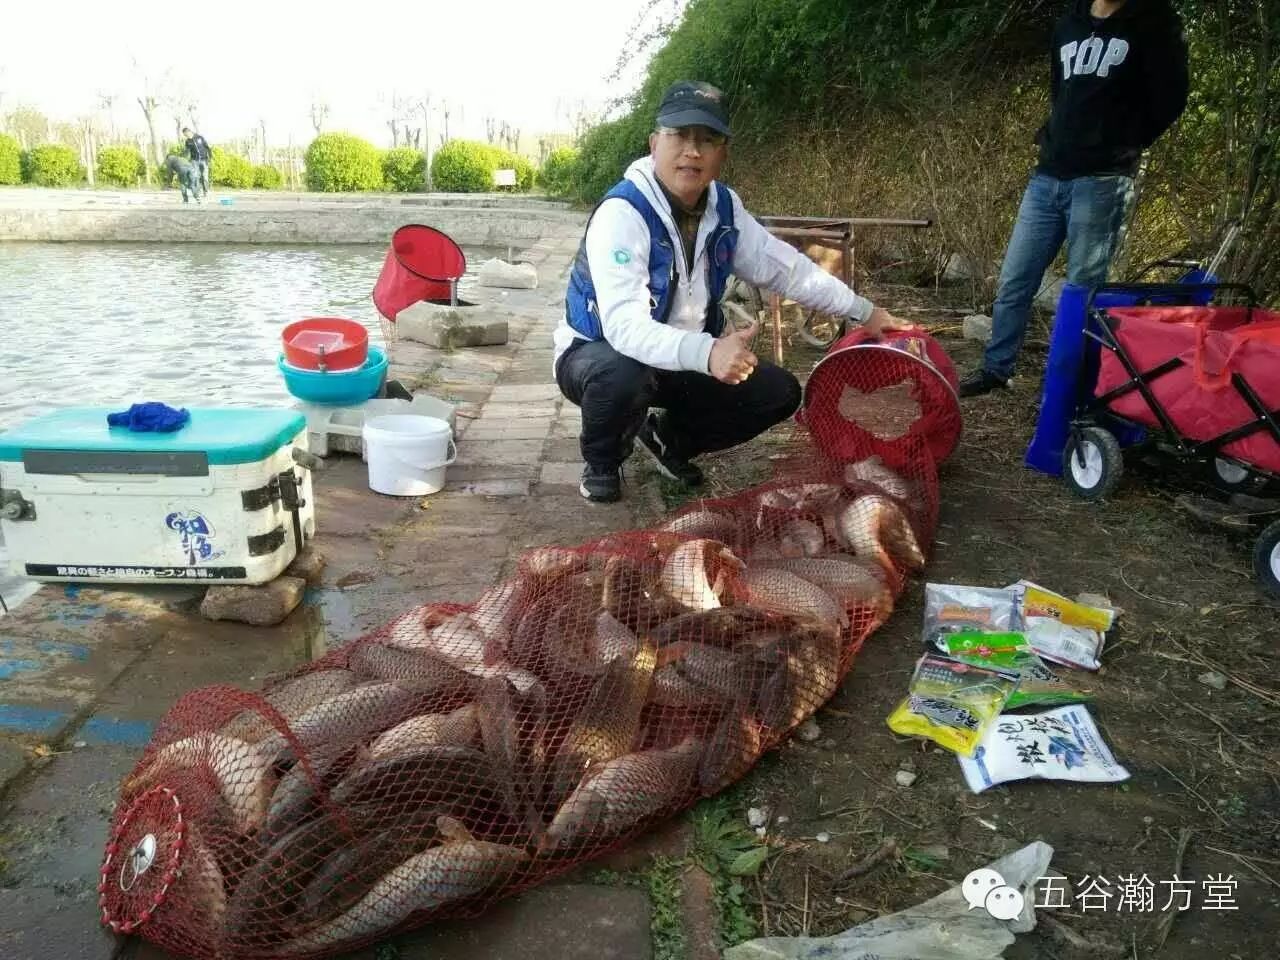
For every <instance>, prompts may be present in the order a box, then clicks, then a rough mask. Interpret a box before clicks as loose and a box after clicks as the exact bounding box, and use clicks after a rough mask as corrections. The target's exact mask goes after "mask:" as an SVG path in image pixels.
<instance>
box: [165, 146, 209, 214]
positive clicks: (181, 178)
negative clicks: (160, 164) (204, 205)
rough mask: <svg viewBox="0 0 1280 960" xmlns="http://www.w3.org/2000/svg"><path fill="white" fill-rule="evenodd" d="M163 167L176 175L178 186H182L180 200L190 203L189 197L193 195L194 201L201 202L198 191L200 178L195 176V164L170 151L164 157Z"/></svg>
mask: <svg viewBox="0 0 1280 960" xmlns="http://www.w3.org/2000/svg"><path fill="white" fill-rule="evenodd" d="M164 166H165V169H166V170H168V171H169V173H170V174H171V175H172V176H174V177H176V178H177V180H178V186H179V187H181V188H182V202H183V203H190V202H191V197H195V199H196V202H197V203H200V202H203V200H202V197H201V193H200V179H199V177H197V176H196V168H195V164H193V163H192V162H191V161H190V160H188V159H187V158H186V157H180V156H178V155H177V154H176V153H171V154H169V156H167V157H166V158H165V161H164Z"/></svg>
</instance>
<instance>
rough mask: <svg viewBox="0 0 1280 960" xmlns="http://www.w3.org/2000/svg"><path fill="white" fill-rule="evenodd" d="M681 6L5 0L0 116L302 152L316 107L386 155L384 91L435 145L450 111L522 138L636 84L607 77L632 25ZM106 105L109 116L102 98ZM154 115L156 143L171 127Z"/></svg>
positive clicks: (530, 1) (543, 0) (649, 1)
mask: <svg viewBox="0 0 1280 960" xmlns="http://www.w3.org/2000/svg"><path fill="white" fill-rule="evenodd" d="M678 5H679V0H657V3H656V6H655V3H654V2H653V0H452V2H448V3H441V2H439V0H425V2H423V0H419V2H407V0H378V2H372V3H354V2H351V0H330V2H329V4H328V10H329V12H322V10H324V9H325V5H323V4H321V3H315V2H312V3H299V4H284V3H278V2H271V0H265V2H264V0H258V2H249V0H217V2H213V0H205V2H203V3H164V2H163V0H161V2H158V3H157V2H147V3H142V4H134V5H132V6H128V5H126V6H120V5H119V4H106V3H102V2H101V0H59V2H58V3H57V4H55V5H52V6H50V7H45V6H44V5H43V4H41V3H11V4H9V3H7V4H5V6H6V8H7V9H6V10H5V14H4V18H3V29H0V114H5V113H8V112H10V111H12V110H13V109H14V107H15V106H17V105H19V104H25V105H29V106H33V107H36V108H38V109H40V110H42V111H43V112H45V113H46V114H48V115H49V116H50V117H52V118H53V119H54V120H62V121H73V120H74V119H75V118H76V117H78V116H81V115H84V114H87V113H92V112H97V113H99V114H100V115H101V117H102V122H104V123H109V122H110V120H111V119H114V122H115V126H116V128H117V129H122V128H126V127H127V128H132V129H134V130H137V131H140V130H142V129H144V122H143V118H142V111H141V109H140V108H139V106H138V104H137V102H136V100H135V98H136V96H137V95H138V93H139V91H140V90H141V89H142V88H143V86H144V80H143V78H144V77H145V78H146V81H145V82H146V84H148V85H150V86H151V87H152V88H153V89H154V90H156V92H157V94H158V95H160V96H161V97H162V98H164V97H172V98H176V99H178V100H189V101H191V102H194V103H195V104H197V107H198V110H197V117H198V122H199V126H200V127H201V128H202V130H201V132H202V133H203V134H204V135H205V136H206V137H207V138H208V139H209V141H210V142H212V143H219V142H222V141H228V140H233V139H239V138H243V137H247V136H249V135H250V132H251V131H252V130H253V128H255V127H256V126H257V125H258V123H259V122H260V121H262V122H264V123H265V126H266V132H267V139H268V141H269V142H270V143H272V144H273V145H284V144H286V143H287V142H288V140H289V138H290V137H292V138H293V140H294V142H295V143H297V144H299V145H304V144H305V143H306V142H308V141H309V140H310V139H311V137H312V136H313V134H314V130H313V128H312V125H311V119H310V112H311V104H312V103H313V102H323V103H326V104H328V107H329V114H328V118H327V119H326V120H325V122H324V129H326V130H347V131H349V132H352V133H356V134H359V135H360V136H364V137H366V138H368V139H371V140H373V141H374V142H375V143H377V144H379V145H381V146H390V130H389V128H388V126H387V123H386V121H387V118H388V116H389V114H390V112H391V111H390V102H391V98H392V95H393V94H398V95H400V96H401V97H406V98H418V99H420V98H422V97H423V96H424V95H426V94H430V96H431V102H432V104H433V105H434V109H433V115H432V126H433V130H432V140H433V141H435V142H438V140H439V131H440V128H441V127H442V125H443V118H442V116H441V105H442V104H444V103H447V104H448V105H449V110H450V118H449V133H450V135H451V136H453V137H470V138H475V139H483V138H484V133H485V118H486V117H493V118H495V119H497V120H498V121H499V122H501V121H503V120H505V121H506V122H508V123H510V124H511V126H512V127H513V128H517V129H520V130H521V131H522V132H523V133H525V134H531V133H533V132H535V131H536V132H556V131H565V132H567V131H569V130H570V129H572V125H573V124H572V117H573V115H574V113H575V112H577V111H579V110H581V109H584V108H585V109H587V110H589V111H600V110H602V109H603V108H604V107H605V106H606V104H607V103H608V102H609V101H610V99H612V98H614V97H617V96H620V95H623V94H626V93H628V92H630V90H631V89H633V88H634V87H635V85H636V84H637V82H638V80H639V78H640V71H641V70H642V69H643V66H644V64H643V62H637V63H633V64H632V65H631V68H630V69H629V70H628V71H627V73H626V75H625V76H624V77H623V78H622V79H621V80H620V81H617V82H613V83H610V82H607V81H606V77H607V76H608V75H609V74H610V73H612V72H613V70H614V65H615V63H616V62H617V59H618V54H619V52H620V51H621V50H622V49H623V46H624V44H625V42H626V38H627V35H628V32H629V30H630V28H631V27H632V25H633V23H634V22H635V21H636V19H637V17H638V16H639V15H640V14H641V13H642V12H643V11H645V10H647V9H649V8H654V9H651V10H650V12H649V14H648V15H649V16H651V17H652V16H660V15H662V14H664V13H665V14H668V15H669V14H670V11H671V10H672V9H675V8H677V7H678ZM103 96H108V97H109V96H115V98H116V100H115V104H114V107H113V108H112V110H111V111H110V113H111V115H112V117H109V116H108V111H107V110H106V109H105V108H103V107H102V105H101V100H100V97H103ZM171 114H172V110H170V109H167V108H163V107H162V108H161V115H162V117H163V118H164V120H163V123H158V127H159V129H158V132H159V133H160V135H161V136H162V137H166V138H167V137H170V136H172V133H170V131H171V130H172V128H174V126H175V124H174V121H173V119H172V116H171Z"/></svg>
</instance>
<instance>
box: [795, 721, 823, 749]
mask: <svg viewBox="0 0 1280 960" xmlns="http://www.w3.org/2000/svg"><path fill="white" fill-rule="evenodd" d="M820 736H822V728H821V727H819V726H818V724H817V722H816V721H815V720H814V719H813V718H812V717H810V718H809V719H808V720H806V721H805V722H804V723H802V724H800V726H799V727H798V728H797V729H796V739H798V740H803V741H804V742H805V743H813V741H815V740H817V739H818V738H819V737H820Z"/></svg>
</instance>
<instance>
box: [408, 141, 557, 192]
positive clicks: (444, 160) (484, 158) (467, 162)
mask: <svg viewBox="0 0 1280 960" xmlns="http://www.w3.org/2000/svg"><path fill="white" fill-rule="evenodd" d="M495 170H515V172H516V189H517V190H519V191H522V192H527V191H529V190H532V189H533V182H534V179H535V178H536V176H537V168H536V167H534V165H533V163H532V162H531V161H530V160H528V159H527V158H525V157H522V156H520V155H519V154H517V153H512V152H511V151H510V150H503V149H502V148H501V147H495V146H493V145H492V144H488V143H477V142H476V141H474V140H450V141H449V142H448V143H446V144H445V145H444V146H443V147H441V148H440V149H439V150H437V151H436V153H435V156H433V157H432V158H431V181H432V184H433V185H434V186H435V188H436V189H437V190H445V191H447V192H450V193H486V192H488V191H490V190H492V189H493V172H494V171H495Z"/></svg>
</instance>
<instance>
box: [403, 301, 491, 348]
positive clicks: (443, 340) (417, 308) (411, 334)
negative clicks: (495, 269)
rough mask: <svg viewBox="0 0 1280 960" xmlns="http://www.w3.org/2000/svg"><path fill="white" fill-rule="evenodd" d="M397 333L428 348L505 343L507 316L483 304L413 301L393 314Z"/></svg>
mask: <svg viewBox="0 0 1280 960" xmlns="http://www.w3.org/2000/svg"><path fill="white" fill-rule="evenodd" d="M396 333H397V334H398V335H399V337H400V338H402V339H405V340H415V341H417V342H419V343H425V344H426V345H427V346H430V347H441V348H445V349H452V348H456V347H483V346H492V345H494V344H501V343H506V342H507V337H508V336H509V332H508V326H507V319H506V318H505V317H503V318H495V317H494V316H493V314H492V312H491V311H489V310H488V309H486V308H483V307H477V306H464V305H459V306H456V307H451V306H449V305H447V304H434V303H426V302H421V303H415V304H413V305H411V306H409V307H406V308H405V309H404V310H401V311H400V312H399V313H398V314H396Z"/></svg>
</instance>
